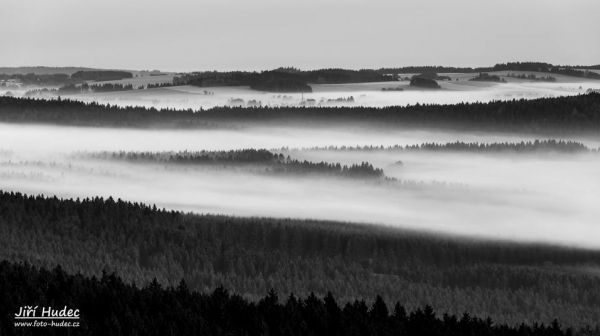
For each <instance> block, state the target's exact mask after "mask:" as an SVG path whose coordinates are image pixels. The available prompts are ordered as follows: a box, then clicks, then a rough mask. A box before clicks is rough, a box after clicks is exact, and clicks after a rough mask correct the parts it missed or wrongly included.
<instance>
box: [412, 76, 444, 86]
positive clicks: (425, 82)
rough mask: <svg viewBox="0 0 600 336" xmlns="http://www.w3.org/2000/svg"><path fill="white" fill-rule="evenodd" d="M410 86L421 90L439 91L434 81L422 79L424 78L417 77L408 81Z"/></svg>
mask: <svg viewBox="0 0 600 336" xmlns="http://www.w3.org/2000/svg"><path fill="white" fill-rule="evenodd" d="M410 85H411V86H416V87H422V88H429V89H439V88H440V86H439V84H438V83H437V82H436V81H435V80H433V79H429V78H424V77H419V76H415V77H413V78H412V79H411V80H410Z"/></svg>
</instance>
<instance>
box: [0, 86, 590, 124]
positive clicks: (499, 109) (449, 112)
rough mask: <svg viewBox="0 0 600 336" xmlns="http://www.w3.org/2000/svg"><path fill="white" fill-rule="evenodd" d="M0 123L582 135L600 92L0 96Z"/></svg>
mask: <svg viewBox="0 0 600 336" xmlns="http://www.w3.org/2000/svg"><path fill="white" fill-rule="evenodd" d="M0 122H8V123H36V124H56V125H77V126H101V127H143V128H147V127H161V128H215V127H216V128H227V127H236V125H251V124H261V125H265V124H273V125H275V124H278V125H310V126H311V127H328V126H331V125H333V124H339V123H341V122H343V123H360V124H361V125H363V126H368V125H373V126H383V127H400V128H401V127H433V128H440V129H453V130H472V131H496V132H502V131H504V132H515V133H529V134H543V135H572V134H579V135H586V134H596V133H597V132H598V131H599V130H600V94H598V93H594V92H592V93H588V94H580V95H577V96H569V97H556V98H540V99H534V100H525V99H521V100H512V101H493V102H488V103H478V102H475V103H460V104H452V105H433V104H431V105H427V104H416V105H408V106H390V107H384V108H376V107H362V106H361V107H311V108H306V107H275V108H274V107H268V106H262V107H250V108H244V107H228V106H224V107H215V108H211V109H207V110H204V109H200V110H198V111H194V110H192V109H188V110H176V109H161V110H157V109H155V108H144V107H118V106H115V105H112V106H111V105H110V104H109V105H102V104H99V103H96V102H91V103H83V102H77V101H72V100H68V99H57V100H49V101H46V100H37V99H33V98H13V97H0Z"/></svg>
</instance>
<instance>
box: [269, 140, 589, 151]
mask: <svg viewBox="0 0 600 336" xmlns="http://www.w3.org/2000/svg"><path fill="white" fill-rule="evenodd" d="M277 151H278V152H282V153H293V152H298V151H367V152H370V151H400V152H403V151H450V152H476V153H500V152H510V153H597V152H599V151H600V149H590V148H588V147H587V146H586V145H584V144H582V143H580V142H577V141H571V140H568V141H565V140H555V139H550V140H537V139H536V140H535V141H527V142H525V141H521V142H493V143H479V142H462V141H456V142H447V143H435V142H431V143H423V144H419V145H406V146H402V145H394V146H387V147H384V146H356V147H352V146H339V147H338V146H328V147H310V148H302V149H297V148H292V149H290V148H287V147H283V148H281V149H278V150H277Z"/></svg>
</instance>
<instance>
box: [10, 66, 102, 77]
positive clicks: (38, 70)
mask: <svg viewBox="0 0 600 336" xmlns="http://www.w3.org/2000/svg"><path fill="white" fill-rule="evenodd" d="M83 70H86V71H89V70H101V69H97V68H84V67H46V66H35V67H14V68H12V67H0V74H7V75H18V74H20V75H26V74H29V73H34V74H36V75H50V74H57V73H63V74H67V75H69V76H71V75H72V74H74V73H76V72H77V71H83Z"/></svg>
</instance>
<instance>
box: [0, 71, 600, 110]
mask: <svg viewBox="0 0 600 336" xmlns="http://www.w3.org/2000/svg"><path fill="white" fill-rule="evenodd" d="M471 75H472V74H471ZM507 78H508V77H507ZM572 78H575V79H576V80H579V79H577V78H576V77H572ZM509 80H514V79H512V78H509ZM439 84H440V86H441V87H442V88H441V89H438V90H432V89H422V88H415V87H413V86H410V85H409V82H407V81H404V82H380V83H356V84H311V87H312V89H313V92H312V93H304V94H301V93H269V92H261V91H255V90H251V89H250V88H249V87H246V86H232V87H195V86H190V85H184V86H174V87H165V88H158V89H142V90H130V91H117V92H105V93H86V94H76V95H69V96H66V97H67V98H70V99H76V100H81V101H85V102H90V101H96V102H99V103H103V104H107V103H108V104H112V105H119V106H128V105H140V106H145V107H156V108H167V107H168V108H185V109H187V108H192V109H199V108H200V107H203V108H211V107H214V106H223V105H227V104H230V103H231V102H230V101H231V100H232V99H241V101H239V100H238V101H236V102H235V103H231V104H234V105H241V106H250V105H252V104H258V103H260V104H261V105H263V106H264V105H269V106H298V105H299V104H301V103H302V101H303V100H304V102H305V103H306V105H307V106H312V105H319V104H322V105H324V106H375V107H383V106H390V105H407V104H411V105H414V104H416V103H419V104H455V103H461V102H488V101H492V100H512V99H522V98H523V99H535V98H543V97H557V96H568V95H576V94H581V93H585V91H586V90H587V89H589V88H593V89H600V83H598V81H595V82H588V81H585V80H584V79H583V80H579V81H578V82H573V83H565V82H557V83H544V82H526V81H521V80H519V82H509V83H490V82H473V81H468V80H459V81H439ZM382 89H386V90H387V91H382ZM389 89H402V90H403V91H396V90H389ZM23 93H24V91H23V92H21V94H23ZM0 94H3V93H2V92H1V91H0ZM13 94H16V95H17V96H18V95H19V93H17V92H14V91H13ZM349 97H352V99H353V101H347V100H345V99H347V98H349ZM321 102H322V103H321Z"/></svg>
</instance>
